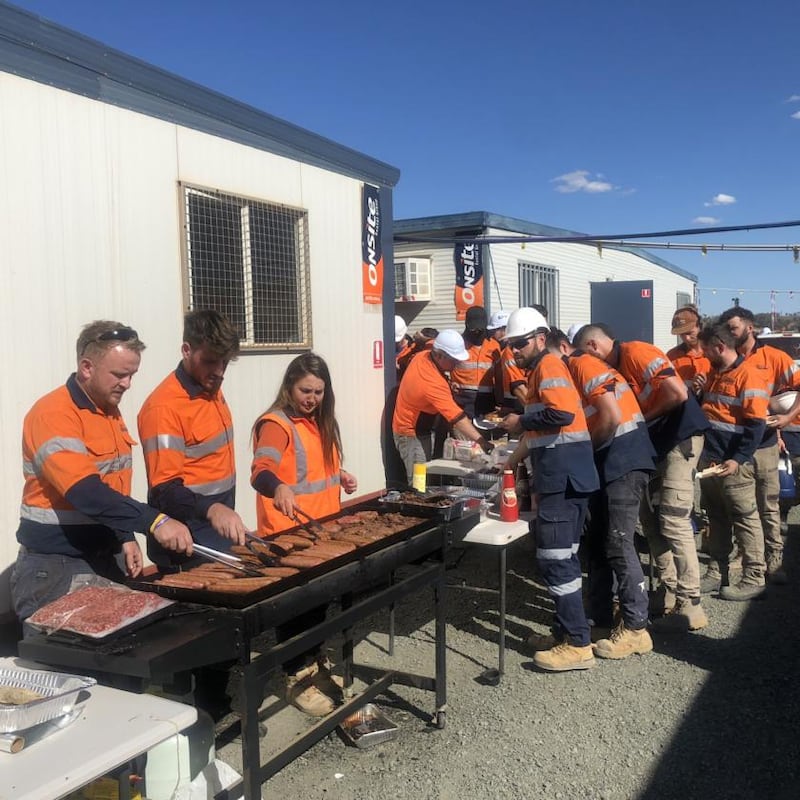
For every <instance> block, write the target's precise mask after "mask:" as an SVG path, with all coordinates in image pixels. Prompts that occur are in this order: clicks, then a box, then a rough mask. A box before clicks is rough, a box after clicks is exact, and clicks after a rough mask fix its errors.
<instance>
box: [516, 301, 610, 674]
mask: <svg viewBox="0 0 800 800" xmlns="http://www.w3.org/2000/svg"><path fill="white" fill-rule="evenodd" d="M549 330H550V329H549V327H548V326H547V323H546V321H545V319H544V317H543V316H542V315H541V314H540V313H539V312H538V311H535V310H534V309H532V308H518V309H517V310H516V311H514V312H513V313H512V314H511V316H510V317H509V318H508V326H507V328H506V334H507V336H508V344H509V347H511V349H512V350H513V351H514V353H515V354H516V359H517V364H519V366H520V367H521V368H523V369H528V370H529V377H528V394H527V397H526V400H525V412H524V413H523V414H522V415H518V414H509V415H508V416H507V417H505V418H504V420H503V423H502V427H503V428H505V429H506V430H508V431H509V432H512V431H516V430H518V429H521V430H522V431H524V432H525V435H524V436H523V438H522V439H521V440H520V446H519V447H517V449H516V450H515V451H514V453H513V455H512V456H511V458H510V459H509V463H508V467H510V468H513V467H516V465H517V464H518V463H519V461H520V460H521V459H522V458H523V457H524V456H525V455H530V458H531V462H532V464H533V491H535V492H536V493H537V494H538V497H539V510H538V515H537V518H536V520H535V522H534V523H532V533H533V534H534V537H535V541H536V558H537V561H538V564H539V571H540V573H541V576H542V579H543V580H544V583H545V585H546V586H547V589H548V591H549V592H550V594H551V596H552V597H553V602H554V604H555V612H556V621H555V625H554V626H553V636H554V639H555V641H556V642H558V643H557V644H556V645H555V646H554V647H552V648H551V649H549V650H544V651H540V652H538V653H536V655H535V656H534V659H533V661H534V663H535V664H536V666H537V667H539V668H540V669H543V670H547V671H549V672H563V671H565V670H574V669H588V668H589V667H592V666H594V663H595V662H594V655H593V653H592V645H591V640H590V636H589V623H588V622H587V620H586V613H585V611H584V608H583V598H582V593H581V585H582V578H581V566H580V562H579V560H578V545H579V544H580V538H581V533H582V531H583V521H584V519H585V517H586V507H587V504H588V501H589V495H590V494H591V493H592V492H594V491H596V490H597V489H598V488H599V482H598V478H597V471H596V470H595V467H594V461H593V459H592V442H591V439H590V436H589V430H588V428H587V425H586V417H585V416H584V413H583V408H582V404H581V398H580V395H579V394H578V390H577V389H576V388H575V384H574V383H573V381H572V378H571V376H570V373H569V370H568V369H567V366H566V364H565V363H564V361H563V360H562V359H561V358H560V357H559V356H557V355H554V354H553V353H550V352H548V350H547V343H546V337H547V334H548V333H549Z"/></svg>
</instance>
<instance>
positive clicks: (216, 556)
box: [194, 542, 263, 578]
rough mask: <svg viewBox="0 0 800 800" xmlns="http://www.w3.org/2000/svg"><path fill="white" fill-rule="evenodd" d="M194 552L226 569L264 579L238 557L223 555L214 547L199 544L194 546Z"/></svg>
mask: <svg viewBox="0 0 800 800" xmlns="http://www.w3.org/2000/svg"><path fill="white" fill-rule="evenodd" d="M194 551H195V553H197V554H198V555H200V556H202V557H203V558H207V559H208V560H209V561H216V562H217V563H218V564H224V565H225V566H226V567H231V569H236V570H239V572H244V574H245V575H250V576H251V577H254V578H262V577H263V575H262V574H261V573H260V572H259V571H258V570H257V569H256V568H255V567H248V566H247V564H245V563H244V562H243V561H242V559H241V558H239V557H238V556H234V555H230V554H229V553H221V552H220V551H219V550H214V548H213V547H206V546H205V545H202V544H197V542H195V544H194Z"/></svg>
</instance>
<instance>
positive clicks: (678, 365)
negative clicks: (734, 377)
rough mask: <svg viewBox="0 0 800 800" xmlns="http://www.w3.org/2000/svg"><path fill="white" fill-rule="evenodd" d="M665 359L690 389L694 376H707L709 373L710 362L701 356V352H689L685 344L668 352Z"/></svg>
mask: <svg viewBox="0 0 800 800" xmlns="http://www.w3.org/2000/svg"><path fill="white" fill-rule="evenodd" d="M667 358H668V359H669V360H670V361H671V362H672V366H673V367H675V371H676V372H677V373H678V375H680V376H681V378H682V379H683V382H684V383H685V384H686V386H687V387H689V388H690V389H691V385H692V380H693V378H694V376H695V375H708V373H709V372H711V362H710V361H709V360H708V359H707V358H706V357H705V356H704V355H703V351H702V350H700V351H695V350H689V348H688V347H686V345H685V344H679V345H678V346H677V347H673V348H672V350H669V351H668V352H667Z"/></svg>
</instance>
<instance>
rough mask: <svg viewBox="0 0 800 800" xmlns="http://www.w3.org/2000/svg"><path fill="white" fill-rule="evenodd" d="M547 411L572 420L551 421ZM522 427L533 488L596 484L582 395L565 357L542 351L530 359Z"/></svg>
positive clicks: (546, 490)
mask: <svg viewBox="0 0 800 800" xmlns="http://www.w3.org/2000/svg"><path fill="white" fill-rule="evenodd" d="M549 414H555V415H556V417H557V416H558V415H560V414H566V415H568V417H567V418H569V417H571V421H570V422H568V423H566V424H557V425H553V424H551V423H550V422H549V420H548V416H549ZM522 427H523V428H524V429H525V438H526V440H527V443H528V450H529V452H530V456H531V460H532V463H533V473H534V474H533V484H534V489H535V491H537V492H543V493H552V492H561V491H564V490H565V489H566V487H567V485H571V486H572V487H573V488H574V489H575V490H576V491H579V492H592V491H594V490H595V489H598V488H599V483H598V479H597V472H596V470H595V468H594V460H593V452H592V442H591V438H590V436H589V428H588V426H587V424H586V416H585V415H584V413H583V404H582V402H581V396H580V394H579V393H578V390H577V388H576V387H575V384H574V382H573V380H572V376H571V375H570V372H569V370H568V369H567V365H566V364H565V363H564V360H563V359H562V358H560V357H559V356H557V355H554V354H553V353H549V352H544V353H541V354H540V355H539V356H537V357H536V358H535V359H534V360H533V362H532V364H531V367H530V374H529V376H528V396H527V398H526V401H525V413H524V414H523V416H522Z"/></svg>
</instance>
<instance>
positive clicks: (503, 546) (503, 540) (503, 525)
mask: <svg viewBox="0 0 800 800" xmlns="http://www.w3.org/2000/svg"><path fill="white" fill-rule="evenodd" d="M535 516H536V515H535V513H534V512H523V513H521V514H520V518H519V520H517V521H516V522H503V521H502V520H501V519H500V518H499V516H498V515H496V514H491V513H490V514H489V518H488V519H485V520H482V521H481V522H479V523H478V524H477V525H476V526H475V527H474V528H473V529H472V530H471V531H470V532H469V533H468V534H467V535H466V536H465V537H464V539H463V543H464V544H469V545H480V546H483V547H495V548H498V556H499V558H498V561H499V567H500V571H499V577H498V592H499V594H500V625H499V630H500V637H499V638H500V641H499V656H498V667H497V671H498V673H499V676H502V675H503V672H504V670H505V662H506V551H507V550H508V547H509V545H511V544H513V543H514V542H516V541H517V540H518V539H521V538H522V537H523V536H525V534H526V533H528V530H529V525H528V523H529V522H530V521H531V520H532V519H534V518H535Z"/></svg>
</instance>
